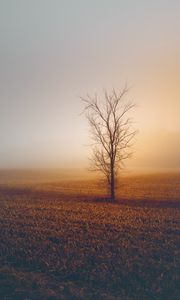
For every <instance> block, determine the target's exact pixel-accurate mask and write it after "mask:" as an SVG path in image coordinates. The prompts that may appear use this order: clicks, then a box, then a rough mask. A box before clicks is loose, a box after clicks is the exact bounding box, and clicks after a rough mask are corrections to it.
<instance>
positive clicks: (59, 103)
mask: <svg viewBox="0 0 180 300" xmlns="http://www.w3.org/2000/svg"><path fill="white" fill-rule="evenodd" d="M125 81H127V82H129V84H130V85H133V88H132V90H131V94H130V96H131V98H132V99H133V100H134V101H135V102H136V103H137V108H136V111H135V113H134V119H135V121H136V122H137V124H136V126H137V128H138V129H139V135H138V137H137V144H136V147H135V153H134V159H132V160H131V162H130V163H129V165H130V166H136V167H168V168H171V167H173V168H174V167H178V168H180V119H179V115H180V1H179V0H171V1H169V0H151V1H145V0H137V1H135V0H116V1H115V0H109V1H107V0H91V1H90V0H71V1H68V0H64V1H62V0H11V1H10V0H0V145H1V146H0V167H23V166H53V167H54V166H57V167H64V166H70V165H71V164H72V165H73V166H77V165H79V164H80V163H82V164H85V163H86V162H87V156H88V152H89V149H88V147H87V146H86V145H87V144H88V143H89V133H88V126H87V121H86V120H85V118H83V116H80V115H79V114H80V113H81V111H82V108H83V106H82V103H81V101H80V99H79V96H80V95H81V96H84V95H86V93H89V94H93V93H94V92H97V93H98V94H99V95H101V94H102V89H103V88H106V89H109V90H110V89H111V88H112V87H114V88H116V89H119V88H122V87H123V85H124V82H125Z"/></svg>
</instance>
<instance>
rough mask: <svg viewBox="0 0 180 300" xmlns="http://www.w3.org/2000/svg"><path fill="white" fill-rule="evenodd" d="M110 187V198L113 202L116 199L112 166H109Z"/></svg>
mask: <svg viewBox="0 0 180 300" xmlns="http://www.w3.org/2000/svg"><path fill="white" fill-rule="evenodd" d="M110 185H111V186H110V188H111V200H112V202H114V201H115V200H116V198H115V176H114V167H113V166H111V183H110Z"/></svg>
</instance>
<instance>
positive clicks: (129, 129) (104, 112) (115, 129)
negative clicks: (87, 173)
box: [81, 86, 137, 201]
mask: <svg viewBox="0 0 180 300" xmlns="http://www.w3.org/2000/svg"><path fill="white" fill-rule="evenodd" d="M128 91H129V88H128V87H127V86H125V87H124V89H123V90H121V91H120V92H118V93H117V92H116V91H115V90H114V89H113V90H112V92H111V93H110V94H108V93H107V91H104V100H103V102H101V103H99V101H98V97H97V95H96V94H95V96H94V97H90V96H89V95H87V97H86V98H81V99H82V100H83V101H84V102H85V108H84V112H85V114H86V117H87V119H88V121H89V125H90V129H91V134H92V139H93V141H94V143H93V145H92V147H93V156H92V159H91V162H92V166H91V169H92V170H95V171H100V172H102V173H103V174H104V175H105V177H106V179H107V183H108V186H109V190H110V195H111V200H112V201H115V198H116V197H115V188H116V179H117V174H118V170H119V169H120V168H121V167H122V166H123V165H124V160H126V159H127V158H129V157H131V155H132V145H133V140H134V136H135V135H136V133H137V131H136V130H134V129H133V126H132V123H133V122H132V118H131V117H130V116H128V113H129V111H130V110H132V109H133V108H134V106H135V105H134V103H133V102H131V101H127V99H126V94H127V93H128Z"/></svg>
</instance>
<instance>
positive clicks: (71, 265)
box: [0, 174, 180, 300]
mask: <svg viewBox="0 0 180 300" xmlns="http://www.w3.org/2000/svg"><path fill="white" fill-rule="evenodd" d="M120 187H121V188H120V189H119V190H118V195H119V197H120V195H121V199H119V203H118V204H114V205H113V204H111V203H105V202H104V203H101V202H100V201H99V202H98V200H99V199H102V198H104V196H105V193H104V190H103V189H102V187H101V185H99V184H98V183H97V182H96V181H93V180H89V181H87V180H80V179H79V178H77V180H65V179H63V178H58V180H57V179H56V180H55V178H54V177H53V179H52V177H51V178H46V179H45V178H44V179H43V180H42V181H41V180H35V178H34V180H33V178H32V179H28V180H27V178H26V179H25V178H24V180H23V179H22V177H21V176H20V177H19V178H17V177H13V178H10V176H8V175H7V177H6V178H5V176H3V175H2V174H1V186H0V223H1V226H0V245H1V246H0V281H1V284H0V285H1V289H0V299H124V300H129V299H142V300H143V299H149V300H153V299H154V300H156V299H163V300H165V299H168V300H175V299H177V300H178V299H179V298H180V285H179V282H180V209H179V207H180V176H179V175H175V174H174V175H170V174H168V175H163V176H162V175H161V176H160V175H158V176H157V175H156V176H155V175H147V176H142V175H138V176H131V177H123V178H122V179H121V185H120ZM178 200H179V201H178ZM157 203H158V206H157V205H156V204H157Z"/></svg>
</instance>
